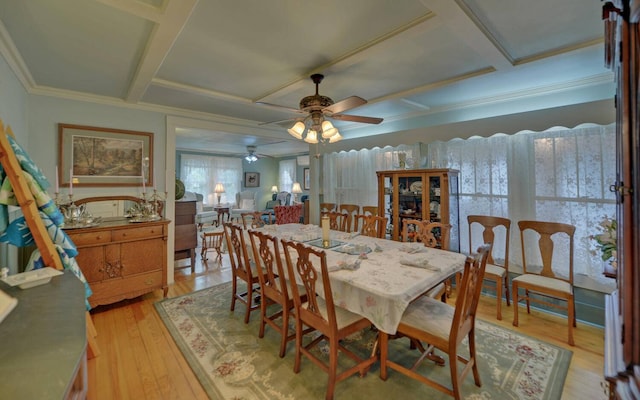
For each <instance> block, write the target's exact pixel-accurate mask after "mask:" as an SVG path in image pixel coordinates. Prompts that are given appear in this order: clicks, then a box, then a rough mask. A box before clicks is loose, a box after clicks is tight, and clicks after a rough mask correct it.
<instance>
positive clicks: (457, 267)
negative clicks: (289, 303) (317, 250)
mask: <svg viewBox="0 0 640 400" xmlns="http://www.w3.org/2000/svg"><path fill="white" fill-rule="evenodd" d="M260 230H261V231H263V232H265V233H268V234H270V235H272V236H276V237H278V238H280V239H289V240H297V241H303V242H308V241H309V240H313V239H317V238H319V237H320V236H321V235H322V232H321V229H320V227H318V226H314V225H302V224H286V225H267V226H265V227H264V228H260ZM331 240H332V241H340V242H344V243H345V244H346V245H347V247H346V248H345V247H344V245H341V246H337V247H334V248H332V249H326V250H325V251H326V254H327V267H328V268H329V271H331V272H330V274H329V275H330V279H331V291H332V293H333V298H334V302H335V304H336V305H339V306H340V307H344V308H346V309H347V310H349V311H352V312H354V313H357V314H360V315H362V316H364V317H366V318H368V319H369V320H370V321H371V322H372V323H373V324H374V325H375V326H376V327H377V328H378V329H380V330H381V331H384V332H387V333H389V334H394V333H395V332H396V329H397V327H398V324H399V323H400V318H401V317H402V314H403V313H404V311H405V309H406V308H407V306H408V305H409V303H410V302H411V301H412V300H414V299H415V298H417V297H418V296H420V295H421V294H422V293H424V292H425V291H427V290H428V289H430V288H432V287H433V286H435V285H437V284H438V283H440V282H442V281H443V280H444V279H445V278H447V277H449V276H451V275H452V274H454V273H455V272H458V271H462V270H463V269H464V262H465V259H466V256H465V255H464V254H460V253H454V252H451V251H445V250H438V249H432V248H427V247H424V246H423V245H422V244H421V243H402V242H396V241H392V240H386V239H378V238H372V237H367V236H361V235H357V234H353V233H351V234H350V233H345V232H339V231H331ZM358 245H359V246H360V248H358ZM367 248H368V249H371V251H369V252H368V253H366V258H364V259H360V258H361V257H362V256H360V255H357V254H354V255H351V254H347V253H344V252H341V251H340V250H342V251H347V252H352V251H353V252H358V251H359V250H364V251H368V250H367ZM358 260H359V261H360V265H359V268H357V269H354V270H351V269H342V268H340V266H350V265H353V264H354V263H356V262H357V261H358ZM319 294H320V295H322V292H321V293H319Z"/></svg>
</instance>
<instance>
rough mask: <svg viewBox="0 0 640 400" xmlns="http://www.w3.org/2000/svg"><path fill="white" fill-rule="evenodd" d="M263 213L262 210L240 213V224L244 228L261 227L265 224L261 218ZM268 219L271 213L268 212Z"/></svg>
mask: <svg viewBox="0 0 640 400" xmlns="http://www.w3.org/2000/svg"><path fill="white" fill-rule="evenodd" d="M263 214H264V213H263V211H253V212H248V213H241V214H240V216H241V217H242V225H243V226H244V229H249V228H262V227H263V226H265V224H266V222H265V221H264V220H263V219H262V215H263ZM270 220H271V213H270V212H269V219H268V220H267V221H270Z"/></svg>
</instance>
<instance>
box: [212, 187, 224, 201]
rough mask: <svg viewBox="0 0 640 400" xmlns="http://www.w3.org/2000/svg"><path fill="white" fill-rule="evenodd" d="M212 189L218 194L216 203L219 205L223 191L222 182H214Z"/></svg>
mask: <svg viewBox="0 0 640 400" xmlns="http://www.w3.org/2000/svg"><path fill="white" fill-rule="evenodd" d="M213 191H214V192H215V193H216V194H217V195H218V205H220V197H222V193H224V186H222V183H216V187H215V188H214V189H213Z"/></svg>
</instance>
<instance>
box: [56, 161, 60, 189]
mask: <svg viewBox="0 0 640 400" xmlns="http://www.w3.org/2000/svg"><path fill="white" fill-rule="evenodd" d="M59 192H60V185H59V182H58V166H57V165H56V193H59Z"/></svg>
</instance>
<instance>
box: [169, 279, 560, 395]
mask: <svg viewBox="0 0 640 400" xmlns="http://www.w3.org/2000/svg"><path fill="white" fill-rule="evenodd" d="M230 300H231V284H230V283H225V284H222V285H218V286H214V287H211V288H207V289H203V290H200V291H197V292H194V293H190V294H188V295H184V296H181V297H176V298H172V299H164V300H162V301H159V302H158V303H156V310H157V311H158V313H159V315H160V316H161V318H162V320H163V321H164V323H165V325H166V326H167V329H168V330H169V332H171V335H172V336H173V338H174V340H175V341H176V343H177V345H178V347H179V348H180V350H181V351H182V353H183V354H184V356H185V358H186V359H187V361H188V363H189V365H190V366H191V368H192V369H193V371H194V372H195V374H196V375H197V377H198V379H199V380H200V383H201V384H202V386H203V387H204V389H205V390H206V392H207V393H208V394H209V397H210V398H211V399H226V400H245V399H246V400H249V399H265V400H266V399H269V400H272V399H283V400H284V399H286V400H294V399H305V400H306V399H322V398H324V395H325V387H326V382H327V378H326V374H325V373H324V372H323V371H322V370H321V369H320V368H318V367H317V366H316V365H315V364H312V363H311V362H310V361H309V360H307V359H305V358H304V357H303V358H302V364H301V370H300V373H298V374H295V373H293V360H294V353H295V351H294V343H293V342H289V344H288V347H287V354H286V355H285V357H284V358H279V357H278V349H279V340H280V338H279V335H278V334H277V333H276V332H275V331H274V330H273V329H271V328H270V327H269V326H267V328H266V332H265V337H264V338H263V339H260V338H258V326H259V323H258V319H259V318H258V312H257V311H256V312H252V314H251V321H250V322H249V324H245V323H244V321H243V316H244V306H243V305H242V304H237V305H236V311H235V313H234V312H231V311H229V304H230ZM477 328H478V329H476V342H477V347H478V348H477V353H478V354H477V357H478V367H479V370H480V377H481V380H482V387H480V388H479V387H477V386H475V385H474V383H473V376H472V375H471V374H469V375H467V377H466V379H465V381H464V383H463V385H462V396H463V397H464V398H465V399H559V398H560V397H561V395H562V386H563V384H564V381H565V378H566V375H567V370H568V368H569V363H570V361H571V355H572V353H571V351H568V350H565V349H562V348H560V347H556V346H553V345H551V344H548V343H545V342H541V341H538V340H536V339H533V338H530V337H527V336H524V335H521V334H518V333H517V332H513V331H510V330H506V329H503V328H501V327H498V326H496V325H493V324H490V323H487V322H484V321H478V322H477ZM374 340H375V332H374V331H373V330H365V331H363V332H360V333H357V334H355V335H353V336H352V337H350V338H349V340H348V343H347V347H349V348H351V349H352V350H353V349H355V351H356V353H358V352H360V353H361V354H362V355H366V354H369V353H370V352H371V347H372V345H373V342H374ZM390 346H391V347H390V349H389V353H390V354H391V355H392V357H393V359H394V360H396V361H398V360H402V359H403V358H405V359H408V360H413V359H414V355H413V354H415V351H413V352H414V353H413V354H412V355H411V356H408V355H409V354H410V352H412V350H410V349H409V346H408V341H407V339H406V338H405V339H399V340H394V341H391V344H390ZM340 359H341V361H345V359H346V357H340ZM345 362H346V363H347V364H346V365H348V361H345ZM447 362H448V361H447ZM343 367H344V365H343ZM421 368H423V370H424V371H425V372H427V373H428V374H429V375H430V376H431V377H432V378H433V379H436V380H439V381H441V382H442V383H444V384H445V385H447V386H449V385H450V379H449V372H448V371H449V368H448V367H445V368H443V367H437V366H435V365H434V364H433V363H431V362H425V363H423V365H422V366H421ZM379 373H380V368H379V363H376V364H374V365H373V366H372V368H371V370H370V371H369V373H368V374H367V375H366V376H365V377H363V378H360V377H359V376H358V375H357V374H356V375H354V376H351V377H349V378H347V379H346V380H344V381H342V382H338V383H337V385H336V390H335V398H336V399H369V400H372V399H395V398H416V394H420V396H421V397H422V398H429V399H450V398H451V397H449V396H447V395H445V394H444V393H441V392H438V391H436V390H435V389H431V388H429V387H427V386H426V385H424V384H421V383H419V382H417V381H414V380H412V379H410V378H407V377H405V376H404V375H402V374H400V373H398V372H397V371H394V370H389V378H388V379H387V381H382V380H381V379H380V377H379Z"/></svg>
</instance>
